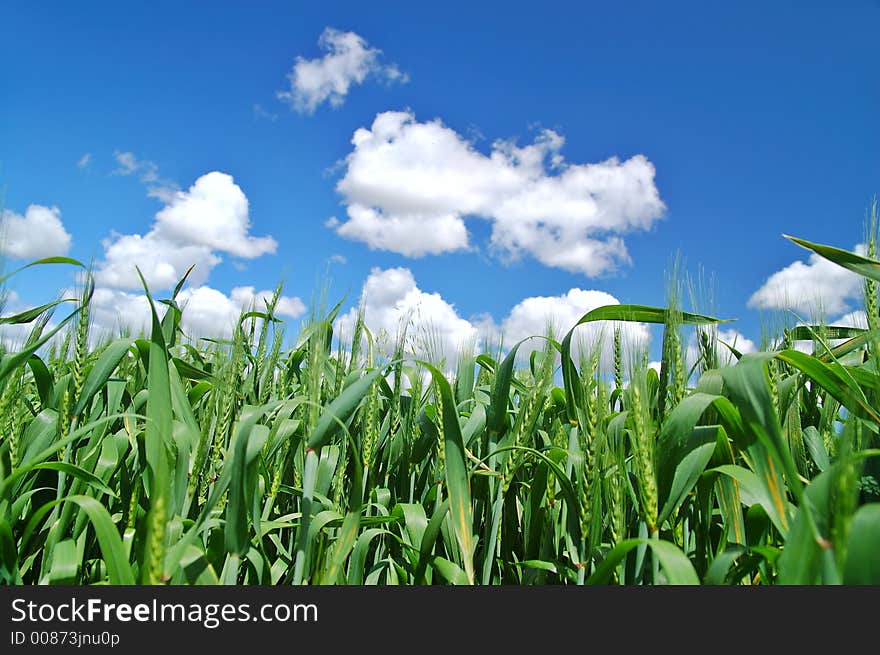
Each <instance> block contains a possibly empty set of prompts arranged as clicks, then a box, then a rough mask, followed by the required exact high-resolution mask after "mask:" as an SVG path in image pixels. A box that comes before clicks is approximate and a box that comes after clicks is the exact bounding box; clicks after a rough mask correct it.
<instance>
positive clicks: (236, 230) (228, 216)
mask: <svg viewBox="0 0 880 655" xmlns="http://www.w3.org/2000/svg"><path fill="white" fill-rule="evenodd" d="M276 248H277V243H276V241H275V240H274V239H273V238H272V237H269V236H265V237H255V236H252V235H251V234H250V216H249V210H248V200H247V197H246V196H245V194H244V192H243V191H242V190H241V188H240V187H239V186H238V185H237V184H235V181H234V180H233V178H232V176H230V175H227V174H225V173H221V172H217V171H214V172H210V173H206V174H205V175H202V176H201V177H200V178H198V179H197V180H196V181H195V183H194V184H193V185H192V186H191V187H190V188H189V189H188V190H187V191H176V192H174V193H173V194H172V195H171V196H170V197H169V198H168V199H167V202H166V204H165V206H164V207H163V208H162V209H161V210H160V211H159V212H158V213H157V214H156V220H155V222H154V223H153V225H152V227H151V229H150V230H149V231H148V232H147V233H146V234H143V235H140V234H127V235H118V234H117V235H113V236H112V237H111V238H110V239H107V240H105V242H104V259H103V260H102V261H101V262H100V263H99V266H98V268H97V270H96V272H95V278H96V280H97V282H98V283H99V284H101V285H105V286H109V287H114V288H119V289H139V288H140V286H141V284H140V279H139V278H138V276H137V271H136V270H135V265H137V266H138V267H140V269H141V272H142V273H143V274H144V278H145V279H146V280H147V283H148V284H149V285H150V288H151V289H166V288H168V287H171V286H173V285H174V284H175V283H176V282H177V280H179V279H180V278H181V277H182V276H183V274H184V273H185V272H186V270H187V269H188V268H189V267H190V266H191V265H193V264H195V269H194V270H193V273H192V275H191V277H190V282H191V283H192V284H194V285H200V284H202V283H203V282H204V281H205V280H207V278H208V275H209V274H210V272H211V270H212V269H213V268H214V266H216V265H217V264H218V263H220V261H221V257H220V254H221V253H228V254H230V255H234V256H236V257H242V258H245V259H252V258H255V257H259V256H261V255H264V254H268V253H274V252H275V249H276Z"/></svg>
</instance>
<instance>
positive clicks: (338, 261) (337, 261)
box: [329, 253, 348, 264]
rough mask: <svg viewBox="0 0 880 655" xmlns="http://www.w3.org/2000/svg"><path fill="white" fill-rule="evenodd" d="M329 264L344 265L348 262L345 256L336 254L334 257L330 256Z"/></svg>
mask: <svg viewBox="0 0 880 655" xmlns="http://www.w3.org/2000/svg"><path fill="white" fill-rule="evenodd" d="M329 262H330V263H331V264H345V263H346V262H348V260H347V259H346V258H345V255H340V254H338V253H337V254H335V255H330V259H329Z"/></svg>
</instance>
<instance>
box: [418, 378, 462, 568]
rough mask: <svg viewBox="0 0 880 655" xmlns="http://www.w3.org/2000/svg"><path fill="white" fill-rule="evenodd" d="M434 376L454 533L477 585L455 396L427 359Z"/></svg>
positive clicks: (447, 383) (444, 379)
mask: <svg viewBox="0 0 880 655" xmlns="http://www.w3.org/2000/svg"><path fill="white" fill-rule="evenodd" d="M420 363H421V364H422V365H423V366H424V367H425V368H427V369H428V371H429V372H430V373H431V376H432V377H433V379H434V383H435V384H436V385H437V388H438V389H439V390H440V397H441V398H442V401H443V415H442V417H441V420H442V421H443V433H444V434H443V436H444V440H443V449H444V454H445V462H446V467H445V473H446V488H447V492H448V493H449V514H450V516H451V517H452V526H453V532H454V533H455V538H456V541H457V542H458V546H459V550H460V551H461V559H462V562H463V564H464V571H465V574H466V575H467V580H468V583H469V584H474V546H475V542H474V532H473V524H474V520H473V506H472V505H471V484H470V476H469V475H468V465H467V455H466V454H465V447H464V441H463V439H462V436H461V428H460V426H459V423H458V412H457V411H456V409H455V399H454V398H453V396H452V389H451V388H450V387H449V382H447V380H446V377H445V376H444V375H443V373H441V372H440V370H438V369H437V368H435V367H434V366H432V365H431V364H428V363H427V362H420Z"/></svg>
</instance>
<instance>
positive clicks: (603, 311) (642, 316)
mask: <svg viewBox="0 0 880 655" xmlns="http://www.w3.org/2000/svg"><path fill="white" fill-rule="evenodd" d="M675 320H676V321H677V322H679V323H682V324H684V325H714V324H716V323H729V322H730V321H732V320H734V319H724V318H715V317H714V316H704V315H703V314H691V313H689V312H675ZM590 321H635V322H638V323H663V324H665V323H668V322H669V310H668V309H665V308H663V307H649V306H647V305H603V306H602V307H597V308H596V309H594V310H592V311H589V312H587V313H586V314H584V315H583V316H582V317H581V318H580V320H578V322H577V323H576V325H581V324H582V323H588V322H590Z"/></svg>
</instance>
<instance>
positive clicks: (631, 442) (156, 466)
mask: <svg viewBox="0 0 880 655" xmlns="http://www.w3.org/2000/svg"><path fill="white" fill-rule="evenodd" d="M793 240H794V241H795V242H797V243H798V244H799V245H801V246H804V247H805V248H808V249H810V250H811V251H813V252H815V253H818V254H819V255H821V256H822V257H824V258H826V259H829V260H831V261H833V262H835V263H837V264H839V265H841V266H844V267H846V268H848V269H849V270H851V271H854V272H856V273H859V274H861V275H863V276H864V294H863V300H864V308H865V311H866V315H867V322H868V327H867V328H866V329H862V328H853V327H840V326H833V325H831V326H829V325H806V324H799V325H794V326H792V327H789V328H787V329H785V330H780V333H779V334H778V335H775V336H774V337H772V338H769V339H768V340H767V343H766V344H765V345H764V348H763V350H762V351H761V352H757V353H751V354H747V355H741V354H740V353H739V352H737V351H736V348H735V344H727V345H725V344H721V343H717V342H716V341H717V334H718V329H717V325H718V323H719V322H720V321H722V320H723V318H724V317H713V316H707V315H704V314H700V313H691V312H688V311H685V310H684V309H683V308H682V302H681V300H682V296H683V294H682V293H681V292H680V289H679V290H676V288H675V287H674V286H673V291H672V292H671V293H670V295H669V298H667V299H666V300H665V301H664V300H660V302H659V303H658V305H657V306H656V307H648V306H641V305H626V304H623V305H608V306H605V307H600V308H598V309H596V310H593V311H591V312H590V313H588V314H586V315H585V316H583V318H582V319H581V321H580V322H579V323H578V324H577V325H572V326H568V330H569V331H568V332H566V333H564V334H559V335H535V336H536V337H538V338H534V339H529V340H527V341H525V342H520V343H519V344H515V345H514V344H511V345H510V347H509V348H507V349H506V350H503V351H501V350H499V351H497V352H483V353H482V354H475V353H473V352H463V353H460V355H459V357H458V360H457V361H454V362H439V361H433V362H432V361H426V360H425V359H424V358H420V357H419V356H416V355H413V354H411V353H410V352H409V350H408V349H407V348H406V347H405V344H406V335H405V329H406V328H405V326H402V328H401V334H400V335H398V336H397V346H396V348H393V349H392V351H390V352H385V351H381V350H380V349H378V348H377V347H376V344H375V335H372V334H371V333H370V332H369V330H368V329H367V326H365V325H364V324H363V321H361V320H359V321H358V322H357V326H356V329H355V331H354V334H352V335H349V338H347V339H341V338H339V335H336V334H334V329H333V325H334V319H335V318H336V315H337V313H338V311H339V306H337V307H335V308H329V307H328V308H327V309H324V310H321V309H319V308H316V309H313V312H312V318H311V320H309V321H308V322H306V324H305V326H304V328H303V330H302V332H301V333H300V334H299V335H297V336H295V338H291V335H287V336H285V331H284V328H285V326H284V323H283V322H282V321H280V320H278V318H277V317H276V316H275V314H274V307H275V303H276V302H277V299H278V298H279V296H280V293H281V289H280V286H279V288H278V290H277V291H276V294H275V296H274V298H267V299H266V300H265V303H264V304H263V306H254V307H252V308H251V310H250V311H247V312H245V313H243V314H242V315H241V318H240V320H239V322H238V326H237V328H236V329H235V331H234V334H233V336H232V338H231V339H226V340H220V339H218V340H200V341H198V342H196V343H188V342H187V340H186V339H184V338H183V335H182V333H181V329H180V322H181V316H182V312H185V311H186V309H185V307H183V308H182V309H181V307H180V306H178V304H177V302H176V301H175V298H176V296H177V292H178V291H179V290H180V289H181V288H182V286H183V284H184V283H185V280H181V282H180V284H179V285H178V287H177V290H176V291H175V292H174V293H172V294H171V295H170V296H169V297H163V298H151V304H152V307H153V314H152V316H153V319H152V328H151V330H149V331H148V332H147V333H145V334H143V335H129V336H122V337H120V336H117V337H116V338H112V339H102V340H95V339H94V338H93V335H90V322H89V299H90V293H91V289H92V286H91V284H90V283H89V282H88V280H89V277H88V273H85V275H84V277H83V279H84V280H85V282H84V283H83V284H82V293H81V296H80V298H78V299H77V300H76V302H75V303H67V302H61V301H58V302H54V303H49V304H48V305H44V306H42V307H37V308H35V309H33V310H29V311H27V312H24V313H21V314H18V315H14V316H10V315H4V318H2V322H3V323H6V324H12V323H16V324H25V325H28V326H29V327H30V337H29V338H28V339H27V340H26V341H25V342H24V343H23V344H19V345H18V346H16V347H11V348H10V349H8V350H4V351H3V353H2V360H0V579H2V581H3V583H4V584H26V585H34V584H50V585H56V584H78V585H87V584H108V583H109V584H113V585H120V584H171V585H183V584H233V585H291V584H293V585H299V584H345V585H363V584H367V585H374V584H375V585H435V584H463V585H467V584H477V585H511V584H525V585H531V584H554V585H580V584H599V585H603V584H617V585H666V584H721V585H778V584H839V583H848V584H865V583H870V584H878V583H880V564H878V558H877V552H878V549H880V487H878V483H877V480H878V478H880V471H878V463H877V462H878V459H877V455H880V448H878V446H880V443H878V427H880V375H878V365H880V310H878V300H877V284H878V281H880V262H878V261H876V260H875V252H876V248H875V246H874V244H873V241H872V242H871V243H869V245H868V251H867V255H866V256H862V255H858V254H855V253H853V252H848V251H844V250H838V249H836V248H832V247H829V246H823V245H818V244H813V243H810V242H806V241H802V240H800V239H793ZM30 266H40V267H44V266H65V267H66V266H74V267H78V266H81V264H79V263H78V262H75V261H74V260H69V259H62V258H53V259H49V260H41V261H39V262H34V263H33V264H31V265H30ZM19 270H20V269H19ZM14 274H15V272H13V273H11V274H9V275H7V276H6V277H5V278H3V283H4V284H9V278H10V277H11V276H12V275H14ZM144 286H145V289H146V285H144ZM62 314H63V316H62ZM50 317H51V318H52V320H54V321H55V322H54V323H53V322H50ZM622 321H637V322H640V323H652V324H657V329H658V330H662V335H663V336H662V361H661V363H660V366H659V367H650V366H648V358H647V353H644V356H642V354H639V353H636V354H632V353H626V352H624V348H623V347H622V345H621V339H620V334H621V332H620V327H619V326H620V324H621V323H620V322H622ZM593 322H601V324H602V325H604V326H605V328H606V329H605V330H604V334H605V338H606V343H605V344H604V347H606V348H608V349H609V350H608V352H611V353H612V357H611V359H612V360H613V361H612V363H611V366H608V367H606V366H603V363H602V361H601V359H602V358H601V356H600V354H601V348H602V347H603V344H599V343H594V344H592V348H591V347H589V346H587V347H583V346H580V345H577V344H579V343H580V342H579V340H578V333H579V330H580V329H582V326H583V325H584V324H586V323H593ZM288 331H289V328H288ZM694 334H695V335H696V336H697V339H696V342H697V343H698V344H699V356H698V357H697V360H696V362H689V361H688V358H687V357H686V352H685V351H686V348H685V346H684V344H686V343H687V339H689V338H690V337H691V336H692V335H694ZM719 354H725V355H729V356H730V358H731V359H732V361H731V363H730V364H729V365H726V364H725V365H720V362H722V361H723V362H725V363H726V361H727V357H726V356H725V357H719ZM658 368H659V370H658Z"/></svg>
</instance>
